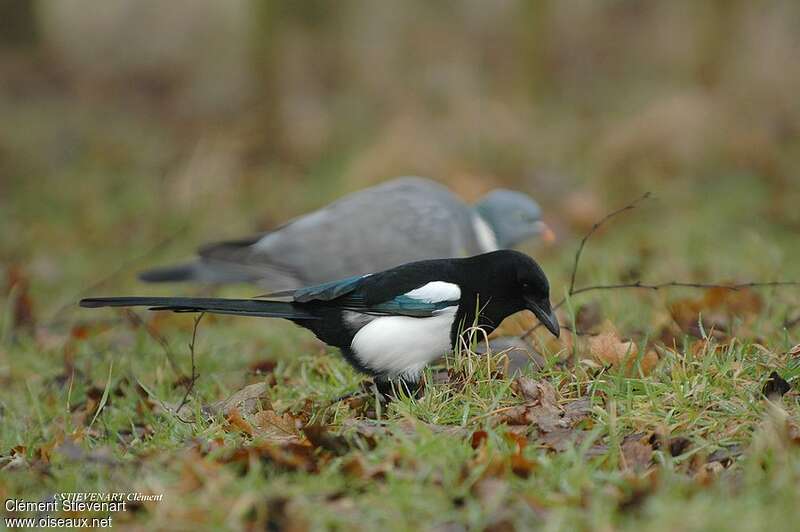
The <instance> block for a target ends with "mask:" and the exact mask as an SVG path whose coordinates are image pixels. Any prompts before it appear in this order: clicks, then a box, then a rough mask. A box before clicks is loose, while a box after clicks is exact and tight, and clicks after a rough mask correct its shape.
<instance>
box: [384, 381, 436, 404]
mask: <svg viewBox="0 0 800 532" xmlns="http://www.w3.org/2000/svg"><path fill="white" fill-rule="evenodd" d="M375 388H376V389H377V390H378V394H379V397H380V398H381V399H382V401H383V402H385V403H388V402H390V401H392V400H394V399H397V398H398V397H401V396H403V395H405V396H408V397H414V398H415V399H419V398H420V397H422V396H423V395H424V393H425V383H424V382H423V381H416V382H414V381H407V380H405V379H396V380H380V379H376V380H375Z"/></svg>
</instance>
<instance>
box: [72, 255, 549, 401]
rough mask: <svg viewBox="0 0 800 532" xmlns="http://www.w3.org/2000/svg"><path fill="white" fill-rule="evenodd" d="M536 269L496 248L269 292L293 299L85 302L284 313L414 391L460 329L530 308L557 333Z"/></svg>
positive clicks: (362, 365) (384, 383) (381, 378)
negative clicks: (469, 254) (486, 251)
mask: <svg viewBox="0 0 800 532" xmlns="http://www.w3.org/2000/svg"><path fill="white" fill-rule="evenodd" d="M549 295H550V287H549V283H548V281H547V277H546V276H545V274H544V272H543V271H542V269H541V268H540V267H539V265H538V264H537V263H536V262H535V261H534V260H533V259H531V258H530V257H528V256H527V255H525V254H523V253H520V252H517V251H512V250H501V251H495V252H491V253H485V254H482V255H476V256H474V257H469V258H463V259H435V260H426V261H419V262H412V263H409V264H404V265H402V266H398V267H395V268H392V269H390V270H386V271H382V272H379V273H373V274H368V275H363V276H357V277H351V278H348V279H344V280H341V281H335V282H331V283H326V284H322V285H317V286H312V287H308V288H301V289H297V290H290V291H286V292H279V293H274V294H270V295H269V296H265V297H273V298H279V297H285V298H289V301H276V300H274V299H273V300H265V299H219V298H185V297H103V298H89V299H84V300H82V301H81V302H80V304H81V306H83V307H92V308H93V307H129V306H148V307H151V310H173V311H176V312H210V313H217V314H234V315H239V316H262V317H272V318H284V319H287V320H289V321H292V322H294V323H296V324H298V325H300V326H302V327H305V328H306V329H309V330H310V331H312V332H313V333H314V334H315V335H316V336H317V337H318V338H319V339H320V340H322V341H323V342H325V343H327V344H329V345H331V346H335V347H338V348H339V349H340V350H341V351H342V353H343V355H344V356H345V358H346V359H347V360H348V362H350V364H352V365H353V366H354V367H355V368H356V369H358V370H360V371H362V372H365V373H368V374H370V375H372V376H373V377H374V379H375V382H376V384H377V385H378V388H379V389H380V390H381V391H382V392H384V393H385V392H387V391H388V390H389V389H391V386H392V382H393V381H402V382H403V383H404V384H405V385H406V387H407V388H408V389H409V390H413V389H416V387H417V383H418V382H419V378H420V373H421V371H422V369H423V368H424V367H425V366H426V365H427V364H428V363H430V362H432V361H434V360H436V359H437V358H439V357H440V356H442V355H444V354H446V353H447V352H449V351H451V350H452V349H453V348H454V347H455V346H457V345H458V343H459V342H460V341H461V339H462V338H463V337H464V336H463V335H464V334H467V333H466V332H465V331H466V329H468V328H470V327H473V326H478V327H480V328H481V329H483V330H484V331H486V333H487V334H488V333H490V332H491V331H492V330H494V328H495V327H496V326H497V325H498V324H499V323H500V322H501V321H503V319H504V318H506V317H507V316H509V315H511V314H514V313H516V312H519V311H521V310H525V309H528V310H530V311H532V312H533V313H534V314H535V315H536V317H537V318H538V319H539V320H540V321H541V322H542V324H543V325H544V326H545V327H546V328H547V329H548V330H549V331H550V332H551V333H553V334H554V335H556V336H558V335H559V324H558V320H557V318H556V316H555V314H554V313H553V311H552V309H551V306H550V298H549Z"/></svg>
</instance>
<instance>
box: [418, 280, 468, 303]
mask: <svg viewBox="0 0 800 532" xmlns="http://www.w3.org/2000/svg"><path fill="white" fill-rule="evenodd" d="M405 295H406V296H408V297H410V298H413V299H416V300H418V301H424V302H425V303H441V302H442V301H458V300H459V299H460V298H461V289H460V288H459V287H458V285H457V284H453V283H445V282H444V281H433V282H430V283H428V284H425V285H422V286H420V287H419V288H415V289H414V290H412V291H410V292H408V293H406V294H405Z"/></svg>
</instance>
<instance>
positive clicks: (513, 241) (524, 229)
mask: <svg viewBox="0 0 800 532" xmlns="http://www.w3.org/2000/svg"><path fill="white" fill-rule="evenodd" d="M475 209H476V210H477V211H478V214H479V215H480V216H481V218H483V219H484V220H485V221H486V223H488V224H489V227H491V228H492V230H493V231H494V234H495V237H496V238H497V244H498V246H499V247H500V248H510V247H514V246H516V245H517V244H520V243H521V242H524V241H525V240H528V239H530V238H533V237H536V236H542V237H544V238H545V239H546V240H547V239H551V238H552V235H553V233H552V231H551V230H550V228H549V227H547V225H546V224H545V223H544V222H543V221H542V209H541V208H540V207H539V204H538V203H536V202H535V201H533V199H532V198H531V197H530V196H528V195H527V194H523V193H521V192H515V191H513V190H506V189H503V188H498V189H495V190H493V191H491V192H490V193H488V194H487V195H485V196H484V197H483V198H481V200H480V201H478V203H476V204H475Z"/></svg>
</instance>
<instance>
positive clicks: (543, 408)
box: [492, 376, 591, 433]
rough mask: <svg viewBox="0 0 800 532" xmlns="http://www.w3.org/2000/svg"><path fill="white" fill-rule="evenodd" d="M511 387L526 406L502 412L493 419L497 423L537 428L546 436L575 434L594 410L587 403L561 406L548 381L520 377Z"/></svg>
mask: <svg viewBox="0 0 800 532" xmlns="http://www.w3.org/2000/svg"><path fill="white" fill-rule="evenodd" d="M511 387H512V389H513V390H514V392H515V393H516V394H517V395H518V396H520V397H521V398H522V399H524V400H525V401H526V403H525V404H523V405H518V406H514V407H511V408H507V409H504V410H502V411H500V412H498V413H497V414H496V415H495V416H493V418H492V419H493V421H495V422H496V423H505V424H507V425H512V426H513V425H521V426H535V427H537V428H538V429H539V431H540V432H544V433H554V432H560V431H562V430H567V431H571V430H572V428H573V427H574V426H575V425H576V424H577V423H578V422H579V421H581V420H583V419H585V418H586V417H587V415H588V414H589V411H590V408H591V405H590V403H589V401H588V400H586V399H581V400H577V401H570V402H569V403H566V404H565V405H564V406H563V407H561V406H559V405H558V403H557V400H556V394H555V389H554V388H553V386H552V385H551V384H550V383H548V382H546V381H535V380H533V379H531V378H530V377H524V376H522V377H517V378H516V379H515V380H514V382H513V383H512V385H511Z"/></svg>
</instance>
